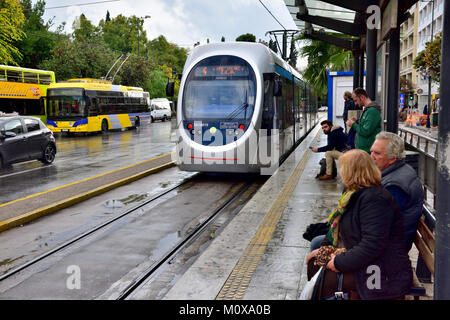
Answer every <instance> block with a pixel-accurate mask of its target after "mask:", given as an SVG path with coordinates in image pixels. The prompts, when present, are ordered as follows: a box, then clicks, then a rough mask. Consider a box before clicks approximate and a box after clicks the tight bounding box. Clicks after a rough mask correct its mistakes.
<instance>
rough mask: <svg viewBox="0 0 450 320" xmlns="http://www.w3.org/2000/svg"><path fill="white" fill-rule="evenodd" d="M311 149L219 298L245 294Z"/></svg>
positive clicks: (230, 298) (240, 296) (290, 179)
mask: <svg viewBox="0 0 450 320" xmlns="http://www.w3.org/2000/svg"><path fill="white" fill-rule="evenodd" d="M321 134H322V131H321V130H319V132H318V133H317V135H316V137H315V138H314V140H313V141H317V139H318V138H319V137H320V135H321ZM311 152H312V151H310V150H308V151H306V152H305V154H304V155H303V157H302V159H301V160H300V162H299V163H298V165H297V167H296V168H295V170H294V172H293V173H292V175H291V177H290V178H289V180H288V182H287V183H286V185H285V186H284V187H283V190H282V191H281V193H280V195H279V196H278V198H277V200H275V202H274V204H273V205H272V208H270V211H269V212H268V213H267V215H266V216H265V218H264V220H263V221H262V223H261V225H260V226H259V228H258V230H257V231H256V233H255V235H254V236H253V238H252V240H251V241H250V243H249V245H248V246H247V248H246V249H245V251H244V253H243V254H242V256H241V258H240V259H239V261H238V262H237V264H236V266H235V267H234V269H233V271H232V272H231V274H230V276H229V277H228V279H227V281H226V282H225V284H224V285H223V287H222V289H221V290H220V292H219V294H218V295H217V297H216V300H241V299H242V298H243V297H244V295H245V292H246V291H247V288H248V285H249V284H250V281H251V279H252V276H253V273H254V272H255V270H256V268H257V267H258V263H259V261H260V260H261V258H262V256H263V254H264V252H265V250H266V247H267V244H268V243H269V241H270V239H271V238H272V234H273V232H274V231H275V228H276V226H277V224H278V221H279V220H280V218H281V216H282V215H283V212H284V210H285V209H286V206H287V204H288V202H289V199H290V198H291V196H292V193H293V192H294V190H295V187H296V186H297V184H298V181H299V180H300V177H301V175H302V173H303V171H304V169H305V167H306V164H307V163H308V160H309V158H310V156H311Z"/></svg>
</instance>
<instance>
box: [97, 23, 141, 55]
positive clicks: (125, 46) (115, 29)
mask: <svg viewBox="0 0 450 320" xmlns="http://www.w3.org/2000/svg"><path fill="white" fill-rule="evenodd" d="M143 24H144V21H143V20H142V19H139V18H138V17H136V16H132V17H125V16H123V15H121V14H119V15H118V16H117V17H115V18H113V19H111V21H105V20H103V19H102V20H101V21H100V22H99V28H100V33H101V36H102V38H103V40H104V41H105V42H106V43H107V45H108V46H109V47H110V48H111V49H112V50H115V51H118V52H122V53H131V52H133V53H135V54H137V53H138V40H137V39H138V29H139V43H140V49H141V52H144V48H145V44H146V43H147V42H148V39H147V33H146V32H145V31H144V29H143Z"/></svg>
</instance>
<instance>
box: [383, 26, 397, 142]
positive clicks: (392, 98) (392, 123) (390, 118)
mask: <svg viewBox="0 0 450 320" xmlns="http://www.w3.org/2000/svg"><path fill="white" fill-rule="evenodd" d="M399 65H400V28H399V27H397V29H395V30H394V31H393V32H392V33H391V36H390V37H389V67H388V68H389V69H388V70H389V74H388V83H387V109H386V120H387V124H386V130H387V131H389V132H393V133H397V130H398V116H397V114H398V85H399V84H398V82H399V73H400V71H399ZM378 103H380V101H379V102H378Z"/></svg>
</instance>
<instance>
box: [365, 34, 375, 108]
mask: <svg viewBox="0 0 450 320" xmlns="http://www.w3.org/2000/svg"><path fill="white" fill-rule="evenodd" d="M366 54H367V68H366V91H367V94H368V95H369V98H370V99H371V100H375V92H376V85H377V29H367V37H366Z"/></svg>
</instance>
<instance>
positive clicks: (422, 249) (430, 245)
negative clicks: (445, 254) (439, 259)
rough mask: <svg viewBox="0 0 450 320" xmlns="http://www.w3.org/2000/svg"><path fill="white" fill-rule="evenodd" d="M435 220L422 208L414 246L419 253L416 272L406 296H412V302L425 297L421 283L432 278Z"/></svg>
mask: <svg viewBox="0 0 450 320" xmlns="http://www.w3.org/2000/svg"><path fill="white" fill-rule="evenodd" d="M435 224H436V220H435V218H434V216H433V215H432V214H431V212H430V211H429V210H428V209H427V208H426V207H425V206H424V208H423V215H422V218H421V219H420V220H419V224H418V226H417V231H416V235H415V238H414V245H415V246H416V248H417V250H418V251H419V258H418V260H417V265H416V270H415V272H414V273H413V284H412V286H411V290H410V292H409V294H408V295H410V296H413V297H414V300H419V298H420V297H421V296H426V290H425V287H424V286H423V285H422V283H421V282H420V280H422V281H431V275H433V276H434V256H433V254H434V242H435V239H434V235H433V232H432V230H433V229H434V227H435Z"/></svg>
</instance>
